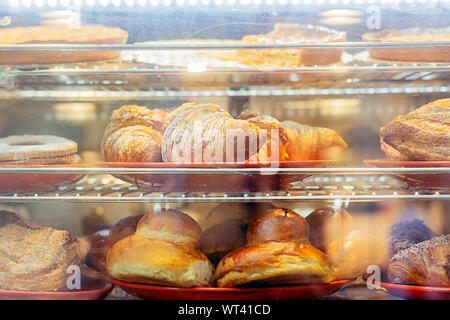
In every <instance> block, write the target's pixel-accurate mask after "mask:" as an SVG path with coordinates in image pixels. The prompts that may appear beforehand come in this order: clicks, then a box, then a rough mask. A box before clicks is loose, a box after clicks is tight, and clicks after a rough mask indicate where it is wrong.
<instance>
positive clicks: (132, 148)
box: [102, 105, 166, 162]
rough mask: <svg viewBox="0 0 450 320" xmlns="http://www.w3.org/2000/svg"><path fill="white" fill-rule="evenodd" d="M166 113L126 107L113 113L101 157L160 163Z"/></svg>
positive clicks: (138, 107)
mask: <svg viewBox="0 0 450 320" xmlns="http://www.w3.org/2000/svg"><path fill="white" fill-rule="evenodd" d="M165 118H166V112H165V111H164V110H160V109H154V110H149V109H147V108H146V107H140V106H135V105H126V106H123V107H121V108H120V109H118V110H115V111H114V112H113V114H112V116H111V118H110V122H109V124H108V126H107V127H106V129H105V134H104V135H103V139H102V154H103V158H104V159H105V160H106V161H112V162H157V161H161V143H162V134H163V133H164V130H165V128H166V122H165V121H166V119H165Z"/></svg>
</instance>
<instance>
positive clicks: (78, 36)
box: [0, 25, 128, 64]
mask: <svg viewBox="0 0 450 320" xmlns="http://www.w3.org/2000/svg"><path fill="white" fill-rule="evenodd" d="M127 38H128V33H127V32H126V31H124V30H122V29H119V28H112V27H105V26H101V25H85V26H80V27H77V28H69V27H64V26H34V27H13V28H0V44H1V45H20V44H74V45H77V44H78V45H95V44H104V45H124V44H126V42H127ZM119 55H120V51H118V50H115V51H111V50H82V51H81V50H54V51H39V50H23V51H14V50H13V51H2V52H0V64H33V63H35V64H44V63H70V62H84V61H93V60H107V59H112V58H117V57H119Z"/></svg>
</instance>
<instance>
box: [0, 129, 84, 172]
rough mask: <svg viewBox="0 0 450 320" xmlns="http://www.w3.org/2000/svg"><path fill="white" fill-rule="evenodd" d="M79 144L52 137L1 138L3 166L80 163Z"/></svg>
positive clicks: (0, 151) (0, 155)
mask: <svg viewBox="0 0 450 320" xmlns="http://www.w3.org/2000/svg"><path fill="white" fill-rule="evenodd" d="M76 153H77V144H76V143H75V142H73V141H71V140H69V139H66V138H62V137H57V136H50V135H22V136H9V137H5V138H0V164H1V165H51V164H71V163H78V162H80V157H79V156H78V155H77V154H76Z"/></svg>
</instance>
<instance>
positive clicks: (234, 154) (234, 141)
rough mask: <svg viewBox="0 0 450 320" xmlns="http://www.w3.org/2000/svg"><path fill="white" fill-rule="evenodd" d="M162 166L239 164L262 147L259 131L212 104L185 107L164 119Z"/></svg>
mask: <svg viewBox="0 0 450 320" xmlns="http://www.w3.org/2000/svg"><path fill="white" fill-rule="evenodd" d="M168 122H169V125H168V126H167V129H166V131H165V132H164V136H163V142H162V158H163V160H164V161H166V162H243V161H245V160H247V159H248V158H250V157H251V156H253V155H254V154H256V153H257V152H258V150H259V149H260V148H261V147H262V146H263V145H264V144H265V143H266V138H265V137H262V136H260V129H259V128H258V127H257V126H256V125H254V124H252V123H250V122H248V121H245V120H238V119H234V118H233V117H232V116H231V115H230V114H229V113H228V112H226V111H225V110H223V109H222V108H221V107H219V106H217V105H214V104H196V103H185V104H183V105H182V106H180V107H178V108H177V109H175V110H174V111H172V112H171V113H170V114H169V115H168Z"/></svg>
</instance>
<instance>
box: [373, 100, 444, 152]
mask: <svg viewBox="0 0 450 320" xmlns="http://www.w3.org/2000/svg"><path fill="white" fill-rule="evenodd" d="M380 141H381V150H383V151H384V152H385V153H386V155H387V156H388V157H389V158H390V159H392V160H400V161H401V160H427V161H434V160H436V161H448V160H450V99H441V100H436V101H433V102H430V103H428V104H426V105H424V106H422V107H420V108H417V109H415V110H414V111H411V112H410V113H408V114H404V115H399V116H397V117H395V118H394V120H392V121H391V122H390V123H388V124H387V125H386V126H385V127H382V128H381V129H380Z"/></svg>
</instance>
